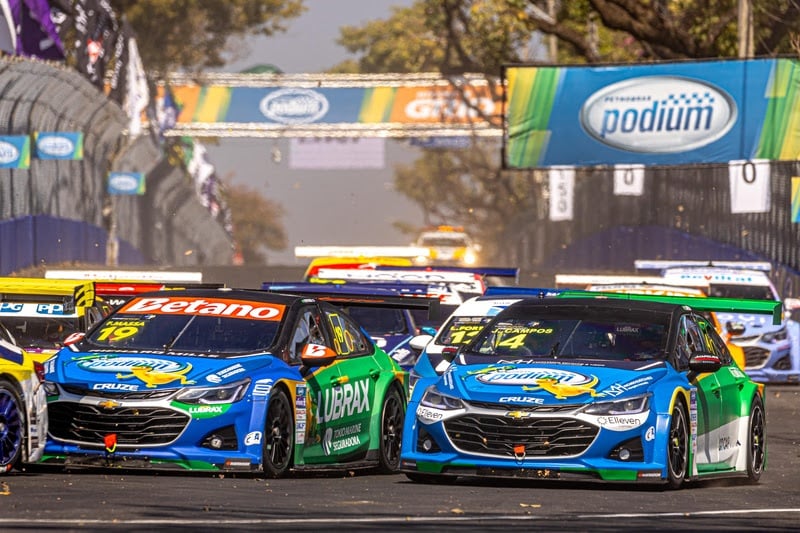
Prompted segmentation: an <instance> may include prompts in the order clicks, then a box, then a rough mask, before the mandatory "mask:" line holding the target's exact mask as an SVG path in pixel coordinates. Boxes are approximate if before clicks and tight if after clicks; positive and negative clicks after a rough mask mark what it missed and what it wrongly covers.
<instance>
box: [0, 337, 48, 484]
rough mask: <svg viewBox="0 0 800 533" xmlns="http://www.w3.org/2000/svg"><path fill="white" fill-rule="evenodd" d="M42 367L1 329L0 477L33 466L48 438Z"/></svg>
mask: <svg viewBox="0 0 800 533" xmlns="http://www.w3.org/2000/svg"><path fill="white" fill-rule="evenodd" d="M43 377H44V366H43V365H42V364H41V363H37V362H35V361H34V360H33V359H32V358H31V356H30V355H28V354H27V353H26V352H25V351H24V350H22V349H21V348H19V347H18V346H17V345H16V341H15V340H14V337H13V336H12V335H11V333H10V332H9V331H8V329H6V328H5V326H2V325H0V474H4V473H6V472H8V471H9V470H11V469H12V468H15V467H19V466H20V465H21V464H24V463H35V462H37V461H38V460H39V459H40V458H41V457H42V453H43V452H44V445H45V440H46V438H47V421H48V419H47V398H46V396H45V392H44V387H43V385H42V382H43Z"/></svg>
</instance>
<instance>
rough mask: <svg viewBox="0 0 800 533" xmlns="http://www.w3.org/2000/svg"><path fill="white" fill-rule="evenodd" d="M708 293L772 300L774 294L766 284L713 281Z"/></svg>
mask: <svg viewBox="0 0 800 533" xmlns="http://www.w3.org/2000/svg"><path fill="white" fill-rule="evenodd" d="M708 293H709V294H708V295H709V296H713V297H715V298H741V299H748V300H774V299H775V296H774V295H773V294H772V290H771V289H770V288H769V286H767V285H740V284H736V285H726V284H722V283H714V284H713V285H711V286H710V287H709V290H708Z"/></svg>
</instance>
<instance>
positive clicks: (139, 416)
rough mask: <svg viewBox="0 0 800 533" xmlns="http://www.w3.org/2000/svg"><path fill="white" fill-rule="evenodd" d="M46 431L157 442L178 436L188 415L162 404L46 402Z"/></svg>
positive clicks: (94, 439) (89, 441) (74, 437)
mask: <svg viewBox="0 0 800 533" xmlns="http://www.w3.org/2000/svg"><path fill="white" fill-rule="evenodd" d="M47 414H48V415H49V418H50V425H49V433H50V435H51V436H53V437H54V438H56V439H59V440H63V441H68V442H73V443H76V444H85V445H88V446H103V442H104V441H103V438H104V437H105V436H106V435H109V434H111V433H114V434H116V435H117V446H118V447H126V446H127V447H139V446H157V445H163V444H168V443H170V442H172V441H174V440H175V439H177V438H178V435H180V434H181V432H182V431H183V430H184V428H185V427H186V426H187V424H188V423H189V420H191V418H190V417H189V416H188V415H186V414H184V413H181V412H179V411H175V410H172V409H167V408H164V407H117V408H114V409H104V408H101V407H95V406H93V405H85V404H79V403H73V402H54V403H51V404H49V405H48V406H47Z"/></svg>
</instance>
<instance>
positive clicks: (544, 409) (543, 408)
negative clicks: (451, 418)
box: [467, 400, 586, 413]
mask: <svg viewBox="0 0 800 533" xmlns="http://www.w3.org/2000/svg"><path fill="white" fill-rule="evenodd" d="M467 403H468V404H469V405H470V407H475V408H479V409H489V410H492V411H496V410H498V409H504V410H509V411H511V410H513V411H523V412H526V413H571V412H572V411H574V410H575V409H578V408H579V407H585V406H586V404H580V405H569V404H567V405H530V404H522V405H520V404H514V403H508V404H502V405H499V404H497V403H490V402H473V401H472V400H470V401H468V402H467Z"/></svg>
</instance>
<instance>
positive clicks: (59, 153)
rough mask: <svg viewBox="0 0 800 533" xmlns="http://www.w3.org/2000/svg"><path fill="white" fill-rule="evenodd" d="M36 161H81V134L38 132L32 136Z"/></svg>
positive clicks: (74, 132)
mask: <svg viewBox="0 0 800 533" xmlns="http://www.w3.org/2000/svg"><path fill="white" fill-rule="evenodd" d="M33 138H34V146H35V149H36V158H37V159H72V160H80V159H83V133H82V132H79V131H60V132H49V131H40V132H36V133H34V135H33Z"/></svg>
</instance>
